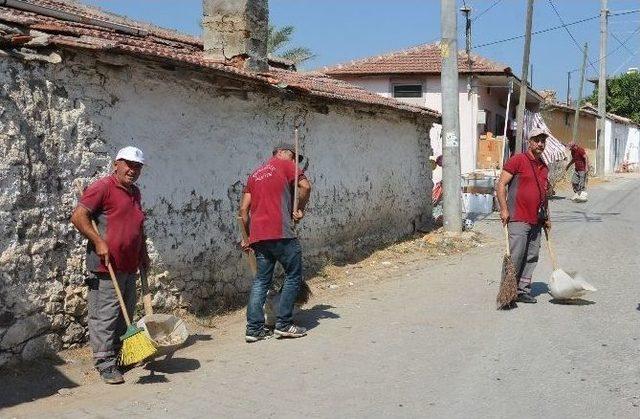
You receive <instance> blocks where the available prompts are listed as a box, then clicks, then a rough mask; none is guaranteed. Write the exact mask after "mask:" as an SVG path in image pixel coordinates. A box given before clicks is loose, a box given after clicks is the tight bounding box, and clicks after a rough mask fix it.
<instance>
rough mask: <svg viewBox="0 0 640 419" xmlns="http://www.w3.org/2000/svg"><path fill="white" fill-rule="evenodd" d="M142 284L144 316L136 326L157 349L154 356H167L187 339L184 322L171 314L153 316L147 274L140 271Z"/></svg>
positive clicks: (187, 332) (187, 334)
mask: <svg viewBox="0 0 640 419" xmlns="http://www.w3.org/2000/svg"><path fill="white" fill-rule="evenodd" d="M140 282H141V283H142V302H143V305H144V312H145V316H144V317H143V318H141V319H140V320H138V322H137V326H138V327H142V328H143V329H144V333H145V334H146V335H147V336H149V338H150V339H151V340H152V341H153V343H154V345H155V346H156V348H157V350H158V351H157V352H156V356H158V355H160V356H161V355H168V354H170V353H173V352H175V351H176V350H177V349H179V348H180V346H182V345H183V344H184V343H185V342H186V340H187V338H188V337H189V331H188V330H187V325H186V324H185V323H184V321H183V320H182V319H180V318H178V317H176V316H174V315H172V314H154V313H153V307H152V305H151V294H150V293H149V287H148V284H147V273H146V272H145V271H143V270H141V271H140Z"/></svg>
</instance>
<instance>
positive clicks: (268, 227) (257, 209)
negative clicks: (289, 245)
mask: <svg viewBox="0 0 640 419" xmlns="http://www.w3.org/2000/svg"><path fill="white" fill-rule="evenodd" d="M295 170H296V165H295V163H294V162H293V160H282V159H278V158H276V157H273V158H271V159H270V160H269V161H268V162H267V163H266V164H265V165H263V166H261V167H260V168H258V169H257V170H256V171H255V172H253V173H252V174H251V176H249V180H248V181H247V186H246V187H245V190H244V191H245V193H250V194H251V207H250V215H251V222H250V232H249V243H256V242H259V241H263V240H277V239H287V238H294V237H296V235H295V232H294V231H293V220H292V218H291V214H292V213H293V185H294V183H293V182H294V180H295V177H296V175H295ZM298 179H299V180H300V179H306V178H305V176H304V173H303V172H302V170H298Z"/></svg>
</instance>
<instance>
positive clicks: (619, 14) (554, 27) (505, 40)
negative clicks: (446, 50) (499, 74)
mask: <svg viewBox="0 0 640 419" xmlns="http://www.w3.org/2000/svg"><path fill="white" fill-rule="evenodd" d="M639 12H640V9H635V10H627V11H623V12H615V13H610V14H609V16H623V15H628V14H632V13H639ZM599 18H600V15H596V16H592V17H587V18H584V19H580V20H576V21H573V22H569V23H567V24H565V25H558V26H552V27H550V28H546V29H540V30H537V31H535V32H532V33H531V34H532V35H539V34H541V33H547V32H551V31H555V30H558V29H562V28H564V27H565V26H573V25H577V24H579V23H584V22H588V21H590V20H594V19H599ZM635 33H637V31H634V32H633V34H635ZM521 38H524V35H516V36H512V37H510V38H505V39H500V40H498V41H492V42H486V43H484V44H480V45H474V46H473V48H482V47H488V46H490V45H495V44H501V43H503V42H509V41H515V40H516V39H521Z"/></svg>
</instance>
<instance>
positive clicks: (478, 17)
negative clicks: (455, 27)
mask: <svg viewBox="0 0 640 419" xmlns="http://www.w3.org/2000/svg"><path fill="white" fill-rule="evenodd" d="M500 2H502V0H496V1H494V2H493V4H492V5H491V6H489V7H487V8H486V9H484V10H483V11H481V12H480V13H478V16H476V17H474V18H473V19H471V21H472V22H475V21H476V20H478V19H480V16H482V15H484V14H485V13H487V12H488V11H489V10H491V9H493V8H494V7H495V6H497V5H498V4H499V3H500Z"/></svg>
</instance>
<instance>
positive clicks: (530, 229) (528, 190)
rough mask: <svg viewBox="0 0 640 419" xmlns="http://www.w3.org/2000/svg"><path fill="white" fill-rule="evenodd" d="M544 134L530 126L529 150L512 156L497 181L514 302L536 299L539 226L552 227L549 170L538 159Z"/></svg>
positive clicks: (534, 300)
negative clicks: (512, 270) (514, 288)
mask: <svg viewBox="0 0 640 419" xmlns="http://www.w3.org/2000/svg"><path fill="white" fill-rule="evenodd" d="M547 137H548V134H547V133H546V132H545V131H544V130H542V129H539V128H534V129H532V130H531V132H530V134H529V149H528V150H527V151H526V152H525V153H520V154H516V155H515V156H513V157H511V158H510V159H509V160H508V161H507V162H506V163H505V164H504V167H503V168H502V173H501V174H500V179H499V180H498V188H497V196H498V203H499V204H500V219H501V220H502V223H503V224H504V225H505V226H507V228H508V236H509V250H510V254H511V258H512V260H513V265H514V268H515V273H516V279H517V281H518V284H517V288H518V290H517V299H516V301H517V302H521V303H536V302H537V301H536V299H535V298H534V297H533V296H532V295H531V278H532V276H533V271H534V269H535V267H536V264H537V263H538V255H539V253H540V236H541V234H540V233H541V229H542V227H543V226H544V227H545V228H551V223H550V221H549V206H548V199H547V188H548V175H549V169H548V168H547V165H546V164H545V163H544V162H543V161H542V158H541V156H542V152H543V151H544V146H545V143H546V140H547ZM507 188H508V192H507Z"/></svg>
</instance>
